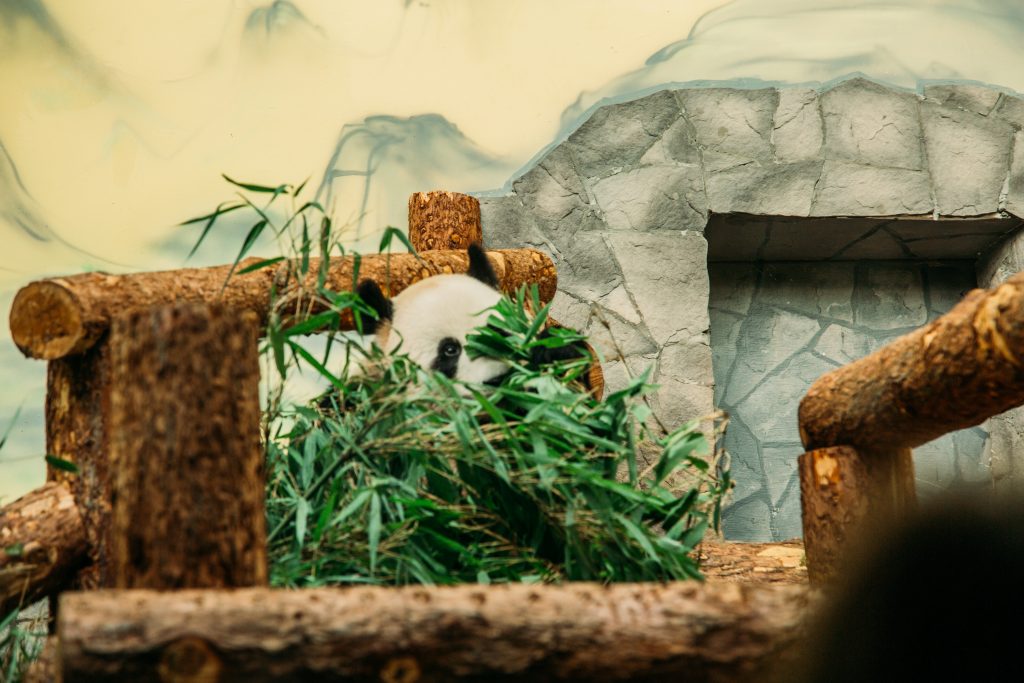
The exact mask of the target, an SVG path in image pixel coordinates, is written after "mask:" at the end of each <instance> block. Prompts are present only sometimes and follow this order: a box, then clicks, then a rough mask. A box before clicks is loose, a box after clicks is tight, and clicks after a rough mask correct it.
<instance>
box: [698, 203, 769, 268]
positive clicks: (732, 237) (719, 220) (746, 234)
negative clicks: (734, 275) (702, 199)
mask: <svg viewBox="0 0 1024 683" xmlns="http://www.w3.org/2000/svg"><path fill="white" fill-rule="evenodd" d="M770 225H771V220H770V219H766V218H762V217H760V216H743V215H730V214H725V215H721V214H718V215H712V216H710V217H709V219H708V225H707V227H706V228H704V236H705V237H706V238H707V240H708V262H709V263H710V262H719V261H759V260H761V258H762V251H763V249H764V247H765V244H766V242H767V241H768V227H769V226H770Z"/></svg>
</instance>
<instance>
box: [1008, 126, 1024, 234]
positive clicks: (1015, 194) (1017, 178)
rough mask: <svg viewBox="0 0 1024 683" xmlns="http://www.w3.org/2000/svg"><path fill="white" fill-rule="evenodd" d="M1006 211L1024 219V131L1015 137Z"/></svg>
mask: <svg viewBox="0 0 1024 683" xmlns="http://www.w3.org/2000/svg"><path fill="white" fill-rule="evenodd" d="M1006 210H1007V211H1009V212H1010V213H1012V214H1013V215H1014V216H1017V217H1018V218H1024V130H1019V131H1017V132H1016V133H1014V135H1013V157H1012V158H1011V160H1010V176H1009V179H1008V180H1007V184H1006Z"/></svg>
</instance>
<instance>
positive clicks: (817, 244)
mask: <svg viewBox="0 0 1024 683" xmlns="http://www.w3.org/2000/svg"><path fill="white" fill-rule="evenodd" d="M769 226H770V227H769V233H768V239H766V240H765V242H764V245H763V246H762V248H761V250H760V257H761V258H763V259H764V260H766V261H824V260H827V259H830V258H834V257H836V255H837V254H840V253H842V252H843V250H844V249H845V248H846V247H848V246H849V245H850V244H852V243H853V242H856V241H857V240H859V239H861V238H862V237H864V235H865V234H866V233H867V232H869V231H871V230H874V228H875V227H876V223H875V222H873V221H868V220H866V219H863V218H847V219H838V218H837V219H832V220H828V219H811V220H806V219H800V218H793V219H790V218H775V219H773V220H772V221H771V223H770V224H769ZM711 247H712V249H715V248H716V245H715V243H714V240H711Z"/></svg>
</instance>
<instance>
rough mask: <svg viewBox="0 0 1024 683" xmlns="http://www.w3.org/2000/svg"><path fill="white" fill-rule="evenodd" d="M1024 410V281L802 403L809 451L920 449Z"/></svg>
mask: <svg viewBox="0 0 1024 683" xmlns="http://www.w3.org/2000/svg"><path fill="white" fill-rule="evenodd" d="M1021 403H1024V274H1018V275H1015V276H1013V277H1011V278H1010V279H1009V280H1007V281H1006V282H1005V283H1004V284H1002V285H1000V286H999V287H996V288H994V289H991V290H980V289H976V290H973V291H971V292H970V293H969V294H968V295H967V296H966V297H964V299H963V300H962V301H961V302H960V303H958V304H957V305H956V306H954V307H953V309H952V310H951V311H950V312H949V313H946V314H945V315H943V316H942V317H940V318H938V319H937V320H935V321H933V322H931V323H929V324H928V325H925V326H924V327H922V328H920V329H918V330H915V331H914V332H911V333H910V334H907V335H904V336H903V337H900V338H899V339H897V340H896V341H894V342H892V343H891V344H888V345H887V346H885V347H883V348H881V349H880V350H878V351H876V352H875V353H873V354H871V355H870V356H866V357H865V358H861V359H860V360H858V361H855V362H853V363H850V364H849V365H845V366H843V367H841V368H839V369H838V370H834V371H832V372H830V373H828V374H826V375H824V376H823V377H821V378H820V379H818V381H816V382H815V383H814V384H813V385H812V386H811V388H810V389H809V390H808V391H807V395H806V396H805V397H804V399H803V400H802V401H801V402H800V414H799V416H800V436H801V439H802V440H803V443H804V447H805V448H806V449H807V450H813V449H816V448H826V447H829V446H855V447H858V448H862V449H867V450H873V451H891V450H893V449H899V448H914V447H915V446H920V445H921V444H923V443H926V442H928V441H931V440H932V439H936V438H938V437H940V436H942V435H943V434H946V433H947V432H952V431H955V430H957V429H964V428H966V427H971V426H973V425H977V424H980V423H981V422H983V421H985V420H986V419H988V418H989V417H992V416H993V415H998V414H999V413H1002V412H1004V411H1006V410H1009V409H1010V408H1013V407H1014V406H1018V405H1020V404H1021Z"/></svg>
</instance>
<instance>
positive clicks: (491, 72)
mask: <svg viewBox="0 0 1024 683" xmlns="http://www.w3.org/2000/svg"><path fill="white" fill-rule="evenodd" d="M1021 45H1024V5H1022V4H1021V3H1020V2H1018V1H1017V0H957V1H951V2H939V1H935V0H902V1H900V0H893V1H891V2H884V3H883V2H855V1H852V0H815V1H808V0H735V1H733V2H722V1H721V0H645V1H644V2H640V3H638V2H631V1H629V0H559V1H558V2H551V1H550V0H516V1H515V2H510V1H509V0H504V1H500V0H362V1H361V2H357V1H347V0H293V1H288V0H276V1H275V2H250V1H246V0H174V1H172V0H139V1H137V2H132V3H124V2H118V1H117V0H90V1H89V2H80V1H79V0H0V246H2V248H0V312H2V313H3V320H4V321H6V314H7V310H8V307H9V304H10V300H11V297H12V296H13V293H14V292H15V291H16V290H17V288H18V287H20V286H21V285H23V284H24V283H26V282H27V281H29V280H31V279H34V278H37V277H40V276H44V275H53V274H66V273H74V272H79V271H81V270H86V269H102V270H110V271H127V270H140V269H154V268H174V267H180V266H182V265H184V264H185V262H186V260H185V259H186V255H187V254H188V251H189V248H190V247H191V245H192V243H193V242H194V240H195V237H196V233H195V232H194V231H193V230H191V229H187V228H181V227H176V224H177V223H178V222H180V221H181V220H183V219H185V218H188V217H190V216H193V215H197V214H198V213H201V212H203V211H205V210H207V209H209V208H210V207H212V206H213V205H215V204H216V203H217V202H219V201H221V200H223V199H225V198H228V197H229V196H230V194H231V189H230V187H229V186H228V185H227V184H226V183H225V182H223V181H222V180H221V178H220V174H221V173H226V174H228V175H230V176H232V177H236V178H239V179H242V180H248V181H254V182H261V183H279V182H295V183H297V182H301V181H302V180H304V179H306V178H311V179H312V180H311V186H317V187H319V193H320V195H321V198H323V199H326V200H328V201H329V202H330V205H331V206H332V208H333V210H334V213H335V217H336V219H338V220H339V221H340V222H342V223H345V224H347V226H348V228H347V229H348V230H349V236H350V239H351V241H352V243H353V244H358V243H362V244H364V245H366V244H373V237H374V235H375V234H376V233H377V232H378V231H379V230H380V229H382V228H383V227H384V226H386V225H389V224H393V225H399V226H404V221H405V202H406V198H407V196H408V194H409V193H410V192H412V191H416V190H422V189H429V188H436V187H443V188H448V189H456V190H460V191H479V190H487V189H493V188H500V187H502V186H503V185H504V184H506V183H507V182H508V181H509V179H510V178H511V177H513V176H514V175H515V174H516V171H517V169H519V168H521V167H523V166H524V165H525V164H527V163H528V162H529V160H530V159H531V158H534V157H535V156H536V155H537V154H538V153H539V152H540V151H541V150H542V149H543V148H545V147H546V146H548V145H549V144H552V143H554V142H556V141H558V140H560V139H562V138H564V137H565V135H567V134H568V132H570V131H571V130H573V129H574V128H575V126H576V125H578V123H579V121H580V120H581V119H582V118H583V117H585V116H586V115H587V113H588V111H589V110H590V109H591V108H592V107H593V106H594V105H595V104H597V103H598V102H601V101H602V100H604V99H605V98H613V99H627V98H631V97H634V96H636V95H637V94H640V93H643V92H646V91H649V90H652V89H656V88H658V87H660V86H663V85H665V84H668V83H685V82H695V81H696V82H700V81H727V82H729V83H730V84H732V85H739V86H743V85H754V84H760V83H764V82H769V83H807V82H824V81H828V80H831V79H835V78H840V77H842V76H845V75H848V74H850V73H853V72H862V73H865V74H867V75H869V76H871V77H873V78H876V79H879V80H883V81H886V82H889V83H892V84H895V85H900V86H905V87H917V86H918V85H919V83H920V82H921V81H923V80H932V79H949V80H968V81H980V82H986V83H993V84H996V85H1000V86H1005V87H1008V88H1013V89H1015V90H1018V91H1024V68H1022V67H1024V50H1021V48H1020V46H1021ZM240 239H241V235H240V234H237V235H235V234H231V231H230V230H225V231H222V232H220V233H219V234H217V235H215V238H214V239H211V240H209V241H208V242H207V243H205V244H204V246H203V248H202V249H201V250H200V251H199V253H198V254H196V256H194V257H193V258H192V260H191V261H189V263H190V264H206V263H217V262H223V261H225V260H228V259H230V258H232V257H233V255H234V252H235V250H237V247H238V244H239V241H240ZM44 372H45V366H44V364H43V363H42V362H38V361H30V360H26V359H24V358H23V357H22V356H21V354H20V353H19V352H18V351H17V350H16V349H15V348H14V346H13V344H12V343H11V341H10V336H9V331H8V329H7V326H6V323H5V324H3V325H0V433H2V430H3V429H4V428H5V427H6V425H7V423H8V422H9V421H10V420H13V419H14V418H15V415H16V414H17V419H16V420H15V422H14V423H13V425H12V430H11V433H10V436H9V438H8V441H7V443H6V445H5V446H4V448H3V450H2V451H0V498H8V497H11V496H16V495H18V494H20V493H22V492H24V491H26V490H28V489H30V488H32V487H33V486H35V485H37V484H38V483H39V482H40V481H41V480H42V477H43V465H42V459H41V454H42V452H43V438H42V406H43V398H42V396H43V378H44Z"/></svg>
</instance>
